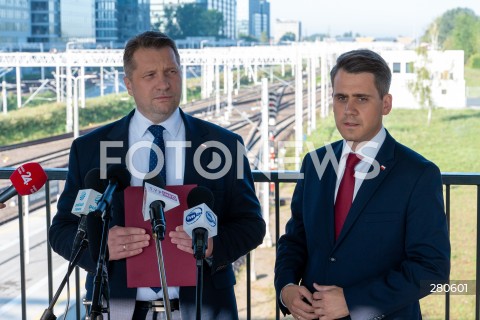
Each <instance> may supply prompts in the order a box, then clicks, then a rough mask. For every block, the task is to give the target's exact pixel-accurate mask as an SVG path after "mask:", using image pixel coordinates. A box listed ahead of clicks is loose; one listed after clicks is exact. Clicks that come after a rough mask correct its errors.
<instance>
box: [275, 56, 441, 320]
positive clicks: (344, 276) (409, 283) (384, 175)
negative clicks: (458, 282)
mask: <svg viewBox="0 0 480 320" xmlns="http://www.w3.org/2000/svg"><path fill="white" fill-rule="evenodd" d="M330 77H331V81H332V86H333V113H334V117H335V123H336V126H337V129H338V131H339V132H340V134H341V135H342V137H343V140H341V141H337V142H335V143H332V144H331V145H327V146H325V147H323V148H319V149H317V150H315V151H313V152H311V153H309V154H307V155H306V157H305V159H304V161H303V164H302V168H301V173H302V174H303V177H302V178H300V179H299V180H298V182H297V185H296V188H295V191H294V194H293V198H292V203H291V210H292V216H291V218H290V220H289V221H288V223H287V225H286V232H285V234H284V235H283V236H282V237H281V238H280V239H279V241H278V249H277V260H276V263H275V288H276V292H277V298H278V301H279V305H280V308H281V310H282V312H283V313H284V314H286V313H291V314H292V315H293V316H294V318H296V319H322V320H328V319H341V318H345V319H354V320H357V319H361V320H363V319H405V320H411V319H421V318H422V316H421V311H420V304H419V299H421V298H422V297H424V296H426V295H428V294H429V290H430V288H431V286H430V284H436V283H444V282H446V281H447V279H448V277H449V272H450V242H449V238H448V232H447V222H446V217H445V213H444V204H443V193H442V181H441V174H440V171H439V169H438V167H437V166H435V164H433V163H432V162H430V161H428V160H426V159H425V158H424V157H422V156H421V155H419V154H418V153H415V152H414V151H412V150H411V149H409V148H407V147H405V146H403V145H401V144H400V143H398V142H396V141H395V140H394V139H393V138H392V136H391V135H390V134H389V133H388V132H387V131H386V130H385V128H384V127H383V124H382V119H383V116H384V115H387V114H389V113H390V111H391V108H392V96H391V95H390V94H389V88H390V83H391V77H392V76H391V72H390V69H389V67H388V65H387V63H386V62H385V61H384V60H383V59H382V57H380V55H378V54H377V53H375V52H372V51H370V50H354V51H350V52H346V53H344V54H342V55H340V56H339V57H338V59H337V63H336V65H335V66H334V67H333V69H332V71H331V73H330ZM350 154H351V156H350ZM350 158H351V159H354V160H355V158H358V159H357V161H354V160H352V163H351V164H350V165H349V163H350V160H349V159H350ZM347 160H348V161H347ZM355 163H356V164H355ZM348 168H350V169H348ZM347 169H348V171H347ZM347 172H350V173H348V174H347ZM344 176H345V179H344ZM349 176H351V179H350V180H349V178H348V177H349ZM343 180H345V181H343ZM347 181H350V182H347ZM347 185H348V186H349V187H346V186H347ZM345 190H350V195H349V197H348V198H347V199H346V198H345V194H346V193H345ZM339 199H340V200H339ZM341 208H344V209H341ZM345 208H346V209H345ZM342 210H345V214H344V216H343V218H342V216H341V212H342Z"/></svg>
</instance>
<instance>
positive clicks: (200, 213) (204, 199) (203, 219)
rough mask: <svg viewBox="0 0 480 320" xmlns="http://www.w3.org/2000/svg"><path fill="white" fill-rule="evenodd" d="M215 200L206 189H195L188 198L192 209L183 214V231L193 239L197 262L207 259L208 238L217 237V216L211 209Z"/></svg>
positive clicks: (194, 254)
mask: <svg viewBox="0 0 480 320" xmlns="http://www.w3.org/2000/svg"><path fill="white" fill-rule="evenodd" d="M214 201H215V199H214V197H213V193H212V191H210V190H209V189H208V188H206V187H202V186H198V187H195V188H193V189H192V190H191V191H190V193H189V194H188V197H187V204H188V207H189V208H190V209H188V210H185V211H184V213H183V230H185V232H186V233H187V234H188V235H189V236H190V237H191V238H192V249H193V256H194V257H195V258H196V259H197V260H202V259H204V258H205V251H206V249H207V248H208V238H211V237H214V236H216V235H217V228H218V227H217V216H216V215H215V214H214V213H213V211H212V210H211V209H210V207H213V203H214Z"/></svg>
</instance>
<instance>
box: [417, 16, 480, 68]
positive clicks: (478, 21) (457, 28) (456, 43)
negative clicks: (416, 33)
mask: <svg viewBox="0 0 480 320" xmlns="http://www.w3.org/2000/svg"><path fill="white" fill-rule="evenodd" d="M422 40H423V41H425V42H431V43H433V42H436V43H437V44H438V46H439V47H440V48H442V49H444V50H464V51H465V62H467V61H468V60H469V59H470V57H471V56H472V55H474V54H475V53H479V52H480V17H479V16H477V15H476V14H475V12H474V11H473V10H471V9H468V8H456V9H451V10H448V11H446V12H445V13H444V14H443V15H442V16H440V17H438V18H437V19H435V21H434V22H432V23H431V24H430V26H429V28H428V29H427V31H426V33H425V34H424V36H423V37H422Z"/></svg>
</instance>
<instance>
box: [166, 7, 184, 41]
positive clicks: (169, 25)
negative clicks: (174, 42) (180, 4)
mask: <svg viewBox="0 0 480 320" xmlns="http://www.w3.org/2000/svg"><path fill="white" fill-rule="evenodd" d="M176 15H177V13H176V10H175V8H174V7H172V6H165V16H166V17H167V21H166V23H165V30H164V32H165V33H166V34H168V35H169V36H170V37H171V38H172V39H180V38H182V30H181V29H180V27H179V26H178V24H177V20H176Z"/></svg>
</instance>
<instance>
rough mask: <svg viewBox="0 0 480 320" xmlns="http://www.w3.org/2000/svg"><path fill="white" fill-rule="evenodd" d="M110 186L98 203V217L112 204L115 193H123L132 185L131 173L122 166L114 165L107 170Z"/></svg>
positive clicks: (96, 212) (96, 211)
mask: <svg viewBox="0 0 480 320" xmlns="http://www.w3.org/2000/svg"><path fill="white" fill-rule="evenodd" d="M107 180H108V186H107V188H106V189H105V192H104V193H103V195H102V197H101V198H100V200H99V201H98V205H97V208H96V209H95V214H96V215H102V214H103V212H105V210H107V209H108V208H109V207H110V205H111V204H112V200H113V193H114V192H118V191H123V190H124V189H125V188H126V187H128V186H129V185H130V172H128V170H127V168H126V167H125V166H124V165H122V164H114V165H112V166H110V167H109V168H108V169H107Z"/></svg>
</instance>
